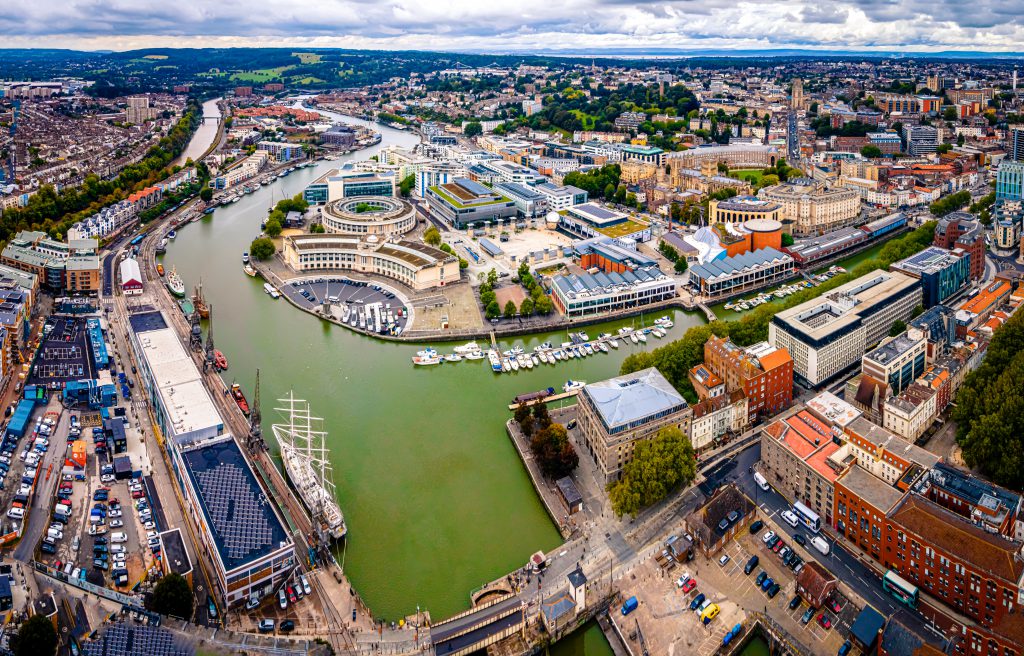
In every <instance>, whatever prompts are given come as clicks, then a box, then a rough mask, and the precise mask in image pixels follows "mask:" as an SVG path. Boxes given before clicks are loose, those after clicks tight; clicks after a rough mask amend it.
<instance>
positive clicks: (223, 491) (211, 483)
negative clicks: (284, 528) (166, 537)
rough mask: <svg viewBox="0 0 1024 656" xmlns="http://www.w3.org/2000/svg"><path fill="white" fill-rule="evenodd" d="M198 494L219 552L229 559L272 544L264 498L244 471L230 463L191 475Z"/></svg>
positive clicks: (239, 557)
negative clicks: (256, 490) (217, 535)
mask: <svg viewBox="0 0 1024 656" xmlns="http://www.w3.org/2000/svg"><path fill="white" fill-rule="evenodd" d="M195 478H196V481H198V483H199V488H200V492H201V494H202V496H203V499H204V500H205V502H206V509H207V512H208V513H209V515H210V520H211V521H212V522H213V525H214V528H215V529H216V531H217V533H218V534H219V535H220V539H221V541H222V543H223V551H224V553H225V554H226V555H227V556H228V558H230V559H243V558H245V557H246V556H247V555H249V554H250V553H252V552H253V551H258V550H260V549H263V548H265V547H267V546H270V545H271V544H272V540H273V537H274V531H273V528H272V527H271V525H270V522H269V521H267V509H266V505H267V503H268V500H267V498H266V497H265V496H264V495H263V494H262V493H259V494H255V493H254V492H253V488H252V486H250V485H249V482H248V478H247V477H246V472H245V471H244V470H243V469H242V468H241V467H239V466H238V465H236V464H234V463H219V464H217V465H215V466H213V467H211V468H209V469H204V470H200V471H196V472H195Z"/></svg>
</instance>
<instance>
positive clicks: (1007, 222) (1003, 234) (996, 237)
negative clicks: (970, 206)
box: [992, 200, 1024, 250]
mask: <svg viewBox="0 0 1024 656" xmlns="http://www.w3.org/2000/svg"><path fill="white" fill-rule="evenodd" d="M1022 225H1024V201H1019V200H997V201H996V204H995V207H993V208H992V246H993V247H994V248H1002V249H1006V250H1016V248H1017V246H1018V245H1019V244H1020V241H1021V233H1022V230H1021V227H1022Z"/></svg>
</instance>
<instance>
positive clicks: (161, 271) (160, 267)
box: [156, 263, 164, 278]
mask: <svg viewBox="0 0 1024 656" xmlns="http://www.w3.org/2000/svg"><path fill="white" fill-rule="evenodd" d="M156 272H157V274H159V275H160V277H161V278H163V276H164V265H162V264H159V263H158V264H157V265H156Z"/></svg>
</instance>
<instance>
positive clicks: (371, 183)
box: [302, 167, 396, 205]
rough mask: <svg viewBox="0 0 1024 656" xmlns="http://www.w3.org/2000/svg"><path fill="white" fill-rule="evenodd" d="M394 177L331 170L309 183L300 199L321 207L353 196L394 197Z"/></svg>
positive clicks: (355, 171)
mask: <svg viewBox="0 0 1024 656" xmlns="http://www.w3.org/2000/svg"><path fill="white" fill-rule="evenodd" d="M395 195H396V194H395V176H393V175H387V174H380V173H374V172H372V171H358V170H356V169H354V168H351V167H345V168H343V169H331V170H330V171H328V172H326V173H324V174H323V175H321V176H320V177H319V178H317V179H316V180H314V181H313V182H311V183H309V185H308V186H307V187H306V188H305V190H303V192H302V198H303V199H304V200H305V201H306V202H307V203H309V204H310V205H322V204H324V203H329V202H333V201H336V200H340V199H343V198H352V197H355V196H395Z"/></svg>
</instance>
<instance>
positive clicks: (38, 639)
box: [11, 615, 57, 656]
mask: <svg viewBox="0 0 1024 656" xmlns="http://www.w3.org/2000/svg"><path fill="white" fill-rule="evenodd" d="M11 650H12V651H13V652H14V656H53V654H55V653H57V630H56V629H54V628H53V623H52V622H51V621H50V620H49V619H48V618H47V617H45V616H43V615H33V616H32V617H30V618H28V620H27V621H25V622H23V623H22V625H21V627H20V628H19V629H18V634H17V635H15V636H13V637H12V639H11Z"/></svg>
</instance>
